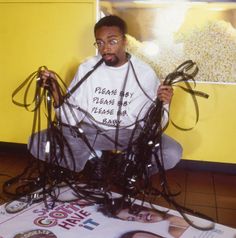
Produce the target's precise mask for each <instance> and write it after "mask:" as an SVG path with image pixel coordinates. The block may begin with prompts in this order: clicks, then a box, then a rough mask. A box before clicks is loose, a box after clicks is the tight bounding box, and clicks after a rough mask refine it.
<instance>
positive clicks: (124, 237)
mask: <svg viewBox="0 0 236 238" xmlns="http://www.w3.org/2000/svg"><path fill="white" fill-rule="evenodd" d="M137 233H145V234H149V235H154V236H156V237H160V238H164V237H163V236H160V235H158V234H155V233H152V232H149V231H143V230H136V231H129V232H126V233H124V234H123V235H121V236H120V238H132V237H133V236H134V235H135V234H137Z"/></svg>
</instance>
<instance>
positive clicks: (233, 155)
mask: <svg viewBox="0 0 236 238" xmlns="http://www.w3.org/2000/svg"><path fill="white" fill-rule="evenodd" d="M196 89H197V90H200V91H203V92H206V93H207V94H209V95H210V97H209V98H208V99H203V98H200V97H198V104H199V109H200V116H199V121H198V123H197V124H196V125H195V118H196V117H195V116H196V114H195V110H194V105H193V101H192V99H191V97H190V96H189V95H187V94H186V93H185V92H183V91H181V90H179V89H175V93H174V98H173V102H172V105H171V113H170V116H171V118H172V119H173V121H174V122H175V123H176V124H177V125H179V126H181V127H184V128H188V127H192V126H194V128H193V129H192V130H190V131H181V130H178V129H176V128H175V127H173V125H171V124H170V126H169V127H168V129H167V131H166V132H167V134H169V135H171V136H172V137H174V138H176V139H177V140H178V141H179V142H180V143H181V144H182V146H183V148H184V156H183V158H184V159H190V160H200V161H211V162H223V163H236V150H235V135H236V123H235V122H236V111H235V101H236V94H235V90H236V85H235V84H234V85H232V84H231V85H230V84H210V83H208V84H206V83H198V84H197V87H196Z"/></svg>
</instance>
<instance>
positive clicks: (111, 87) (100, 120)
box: [61, 55, 160, 129]
mask: <svg viewBox="0 0 236 238" xmlns="http://www.w3.org/2000/svg"><path fill="white" fill-rule="evenodd" d="M100 59H101V57H100V56H95V57H93V58H91V59H89V60H87V61H85V62H84V63H82V64H81V65H80V66H79V68H78V71H77V73H76V75H75V77H74V79H73V81H72V82H71V85H70V86H69V90H71V89H72V88H73V87H74V86H75V85H76V84H77V83H78V82H79V81H80V80H81V78H82V77H83V76H84V75H85V74H86V73H87V72H88V71H90V70H91V69H92V68H93V67H94V65H95V64H96V63H97V62H98V61H99V60H100ZM131 62H132V65H133V68H134V70H133V68H132V67H131ZM135 75H136V76H135ZM159 85H160V81H159V79H158V78H157V76H156V74H155V72H154V70H153V69H152V68H151V67H150V66H149V65H148V64H146V63H144V62H143V61H141V60H140V59H138V58H136V57H135V56H133V55H132V56H131V57H130V62H129V61H128V62H127V63H125V64H124V65H122V66H120V67H111V66H107V65H106V64H105V63H104V62H103V63H102V64H101V65H100V66H99V67H98V68H97V69H96V70H95V71H94V72H93V73H92V74H91V75H90V76H89V77H88V78H87V79H86V80H85V81H84V82H83V83H82V84H81V85H80V87H79V88H78V89H77V90H76V91H74V92H73V93H72V95H71V96H70V97H69V103H70V104H71V105H73V112H72V111H71V110H70V109H69V107H68V106H67V105H66V103H64V105H63V106H62V107H61V108H64V109H62V110H61V119H62V121H63V122H64V123H67V124H70V125H76V124H77V123H78V122H80V121H81V120H85V121H86V122H88V121H90V122H91V123H95V124H96V125H98V126H100V127H101V128H103V129H109V128H110V129H112V128H115V127H116V126H117V123H118V125H119V127H121V128H122V127H129V128H132V127H133V126H134V123H135V122H136V120H137V119H139V120H140V119H142V118H143V117H144V115H145V113H146V111H147V108H149V106H150V105H151V103H152V102H153V100H155V97H156V95H157V89H158V87H159ZM84 112H86V113H88V114H85V113H84Z"/></svg>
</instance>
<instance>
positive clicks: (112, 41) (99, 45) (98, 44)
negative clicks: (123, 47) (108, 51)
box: [93, 37, 122, 49]
mask: <svg viewBox="0 0 236 238" xmlns="http://www.w3.org/2000/svg"><path fill="white" fill-rule="evenodd" d="M121 40H122V37H121V38H113V39H110V40H108V41H107V42H105V41H103V40H97V41H96V42H94V44H93V45H94V46H95V47H96V48H97V49H102V48H104V46H105V45H106V44H108V46H110V47H114V46H116V45H117V44H118V43H119V42H120V41H121Z"/></svg>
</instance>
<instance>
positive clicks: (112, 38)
mask: <svg viewBox="0 0 236 238" xmlns="http://www.w3.org/2000/svg"><path fill="white" fill-rule="evenodd" d="M95 38H96V45H97V48H98V52H99V53H100V54H101V56H102V58H103V60H104V62H105V64H106V65H108V66H113V67H118V66H121V65H123V64H124V63H125V62H126V61H127V59H126V53H125V45H126V40H125V37H124V35H123V34H122V33H121V31H120V29H119V28H118V27H116V26H103V27H101V28H99V29H98V30H97V31H96V33H95Z"/></svg>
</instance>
